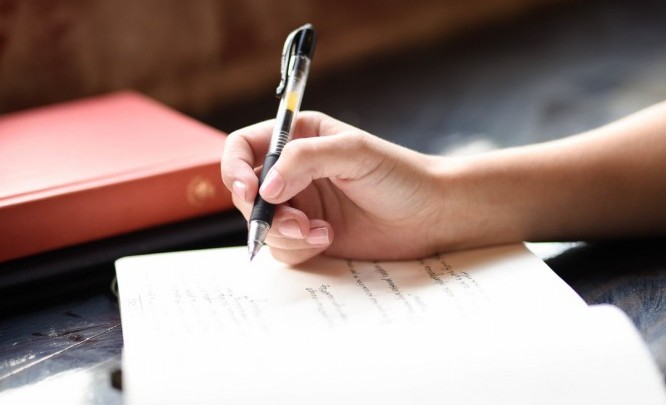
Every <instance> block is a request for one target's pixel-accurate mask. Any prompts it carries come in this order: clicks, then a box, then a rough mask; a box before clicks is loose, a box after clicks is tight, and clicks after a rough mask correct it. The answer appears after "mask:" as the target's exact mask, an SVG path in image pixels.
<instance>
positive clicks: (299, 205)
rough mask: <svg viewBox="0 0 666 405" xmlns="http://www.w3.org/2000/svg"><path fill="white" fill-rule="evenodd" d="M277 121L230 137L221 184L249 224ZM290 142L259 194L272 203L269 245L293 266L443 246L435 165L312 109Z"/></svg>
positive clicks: (421, 252) (417, 253) (409, 254)
mask: <svg viewBox="0 0 666 405" xmlns="http://www.w3.org/2000/svg"><path fill="white" fill-rule="evenodd" d="M273 125H274V123H273V121H272V120H271V121H266V122H262V123H259V124H256V125H252V126H250V127H247V128H244V129H241V130H238V131H235V132H234V133H232V134H230V135H229V137H228V139H227V142H226V145H225V149H224V155H223V158H222V177H223V181H224V183H225V185H226V186H227V187H228V188H229V189H230V190H231V191H232V193H233V201H234V204H235V205H236V206H237V207H238V209H239V210H240V211H241V212H242V213H243V215H244V216H245V218H248V217H249V215H250V212H251V210H252V205H253V201H254V198H255V196H256V194H257V189H258V179H257V173H258V168H259V167H260V166H261V164H262V162H263V159H264V156H265V154H266V151H267V149H268V145H269V143H270V137H271V132H272V130H273ZM293 138H294V139H293V140H292V141H291V142H290V143H288V144H287V145H286V146H285V148H284V150H283V152H282V156H281V157H280V159H279V160H278V162H277V163H276V164H275V166H274V167H273V168H272V169H271V171H270V172H269V173H268V175H267V176H266V180H265V181H264V183H263V184H262V186H261V189H260V190H259V192H260V194H261V196H262V197H263V198H264V199H265V200H266V201H268V202H271V203H273V204H277V205H278V206H277V209H276V211H275V216H274V218H273V225H272V227H271V230H270V232H269V235H268V238H267V239H266V242H267V244H268V245H269V246H270V248H271V252H272V254H273V255H274V256H275V257H276V258H277V259H278V260H281V261H284V262H287V263H291V264H295V263H299V262H302V261H305V260H307V259H309V258H311V257H313V256H315V255H317V254H319V253H321V252H325V253H326V254H328V255H333V256H341V257H349V258H356V259H406V258H416V257H421V256H425V255H428V254H432V253H435V252H436V251H437V250H439V248H440V246H441V240H440V238H439V236H440V234H442V230H441V228H440V227H438V226H437V225H438V221H439V218H440V217H441V214H442V212H444V210H445V201H444V200H443V198H442V196H441V194H442V188H441V184H439V183H438V181H441V179H438V178H437V177H438V175H437V171H436V168H437V166H438V163H439V160H440V159H441V158H435V157H431V156H426V155H423V154H420V153H417V152H415V151H412V150H409V149H406V148H403V147H400V146H397V145H394V144H391V143H389V142H387V141H384V140H381V139H379V138H377V137H375V136H372V135H370V134H368V133H366V132H364V131H361V130H360V129H357V128H354V127H352V126H350V125H347V124H345V123H343V122H340V121H337V120H335V119H333V118H331V117H328V116H326V115H324V114H321V113H317V112H302V113H301V114H299V116H298V120H297V122H296V125H295V129H294V134H293Z"/></svg>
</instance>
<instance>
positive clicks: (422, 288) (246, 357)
mask: <svg viewBox="0 0 666 405" xmlns="http://www.w3.org/2000/svg"><path fill="white" fill-rule="evenodd" d="M116 267H117V274H118V282H119V287H120V298H121V300H120V302H121V315H122V322H123V336H124V341H125V351H124V355H123V378H124V390H125V395H126V402H127V403H128V404H145V403H160V404H163V403H220V402H227V403H234V404H236V403H257V404H259V403H285V404H287V403H289V404H301V403H303V404H304V403H312V402H317V403H331V404H332V403H340V402H349V401H352V403H360V402H371V403H382V404H393V403H396V404H397V403H406V402H409V403H443V402H446V403H454V404H455V403H471V404H486V403H488V404H489V403H500V402H507V403H509V402H510V403H525V404H527V403H563V401H564V400H565V399H566V401H564V402H566V403H575V400H576V398H581V399H582V401H581V402H580V403H596V402H597V401H598V403H602V402H601V401H603V403H611V404H613V403H618V404H619V403H626V402H622V401H619V399H621V398H624V399H627V398H630V397H631V398H636V395H638V392H637V391H640V392H642V393H647V394H645V395H647V396H648V397H646V398H645V399H647V400H649V399H650V397H649V396H652V397H654V398H655V400H656V401H659V400H663V389H662V390H659V389H657V390H656V393H657V394H655V388H654V387H655V385H654V381H655V380H656V381H658V377H656V373H655V371H654V370H655V368H654V366H653V365H652V364H651V362H650V359H649V358H648V356H647V354H646V353H645V349H644V348H643V347H642V345H641V344H640V339H639V338H637V335H636V333H635V331H633V329H632V328H631V325H628V322H627V321H626V319H624V318H622V317H621V316H619V319H620V320H619V321H618V316H617V314H616V315H615V316H607V315H602V316H596V317H590V316H589V314H588V312H589V310H588V309H587V308H586V306H585V304H584V303H583V301H582V300H581V299H580V298H579V297H578V296H577V295H576V294H575V293H574V292H573V291H572V290H571V289H570V288H569V287H568V286H567V285H566V284H565V283H564V282H562V281H561V280H560V279H559V278H558V277H557V276H556V275H555V274H554V273H553V272H552V271H551V270H550V269H548V267H547V266H546V265H545V264H544V263H543V262H541V261H540V260H539V259H537V258H536V257H534V256H533V255H531V254H530V253H529V252H527V251H526V249H525V248H524V247H523V246H522V245H516V246H508V247H496V248H488V249H482V250H476V251H469V252H460V253H453V254H448V255H443V256H440V257H433V258H429V259H426V260H423V261H414V262H374V263H369V262H358V261H345V260H337V259H330V258H325V257H321V258H317V259H315V260H313V261H311V262H308V263H306V264H304V265H301V266H298V267H293V268H292V267H288V266H285V265H282V264H280V263H278V262H276V261H274V260H272V259H271V258H270V256H269V255H268V254H267V252H262V254H261V255H260V256H259V257H258V258H256V259H255V262H253V263H252V264H249V263H248V261H247V252H246V250H245V249H244V248H231V249H213V250H204V251H194V252H182V253H169V254H160V255H147V256H137V257H130V258H124V259H121V260H119V261H118V262H117V263H116ZM610 312H612V313H615V312H613V311H610ZM618 324H619V325H623V326H622V328H621V329H622V330H620V331H616V330H612V333H611V331H610V330H609V328H610V327H613V328H614V327H615V326H617V325H618ZM618 342H619V343H618ZM627 342H629V344H628V343H627ZM616 345H619V346H618V347H615V346H616ZM588 346H589V347H588ZM618 361H619V362H622V363H621V364H625V363H627V364H628V365H629V366H631V367H630V369H629V370H627V369H626V368H624V367H617V364H616V363H617V362H618ZM629 363H631V364H629ZM635 364H637V365H638V366H640V365H643V367H642V368H640V367H638V366H637V367H633V365H635ZM616 369H617V370H616ZM646 370H647V371H646ZM646 376H647V377H646ZM650 376H651V377H650ZM627 378H629V380H628V381H630V382H631V384H632V385H633V387H629V388H628V389H626V390H625V391H622V392H626V395H625V396H624V397H622V396H621V395H620V392H619V390H620V388H622V387H621V385H620V384H617V383H615V384H614V385H612V386H610V387H606V388H605V389H600V388H601V386H604V387H605V385H606V384H607V383H608V382H613V381H615V380H617V381H618V382H619V381H623V382H625V383H626V382H627V380H626V379H627ZM595 384H596V385H595ZM650 387H652V388H651V389H649V388H650ZM656 387H660V386H659V385H656ZM639 388H641V389H640V390H639ZM576 391H580V393H577V395H572V393H573V392H576ZM641 395H643V394H641ZM657 395H662V396H661V397H659V396H657ZM572 400H573V401H574V402H572ZM613 401H615V402H613ZM641 403H662V402H654V401H653V402H649V401H648V402H646V401H642V402H641Z"/></svg>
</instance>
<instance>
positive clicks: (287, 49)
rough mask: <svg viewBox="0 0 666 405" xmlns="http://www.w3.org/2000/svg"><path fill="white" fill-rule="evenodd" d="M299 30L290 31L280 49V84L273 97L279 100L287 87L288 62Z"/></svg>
mask: <svg viewBox="0 0 666 405" xmlns="http://www.w3.org/2000/svg"><path fill="white" fill-rule="evenodd" d="M300 30H301V29H300V28H299V29H297V30H294V31H292V32H291V33H290V34H289V36H287V39H286V40H285V41H284V47H283V48H282V59H281V65H280V84H278V87H277V89H275V96H276V97H278V98H280V97H282V94H284V89H285V87H287V76H289V72H288V70H289V69H288V68H289V61H290V60H291V57H292V55H293V54H294V39H295V38H296V34H298V32H299V31H300Z"/></svg>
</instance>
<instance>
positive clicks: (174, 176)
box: [0, 162, 233, 261]
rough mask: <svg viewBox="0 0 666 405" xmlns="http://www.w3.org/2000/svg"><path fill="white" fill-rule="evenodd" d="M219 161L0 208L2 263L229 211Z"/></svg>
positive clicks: (230, 205) (228, 202)
mask: <svg viewBox="0 0 666 405" xmlns="http://www.w3.org/2000/svg"><path fill="white" fill-rule="evenodd" d="M232 206H233V204H232V202H231V195H230V193H229V192H228V191H227V189H226V188H225V187H224V185H223V183H222V180H221V179H220V165H219V162H211V163H207V164H203V165H199V166H195V167H188V168H185V169H182V170H175V171H170V172H166V173H160V174H156V175H153V176H148V177H143V178H137V179H133V180H129V181H126V182H119V183H115V184H109V185H104V186H100V187H96V188H89V189H86V190H80V191H76V192H72V193H67V194H63V195H57V196H53V197H49V198H44V199H40V200H34V201H30V202H26V203H23V204H17V205H14V206H9V207H5V208H4V209H2V210H0V232H1V234H2V236H1V239H2V241H1V242H0V261H6V260H12V259H17V258H20V257H24V256H28V255H31V254H35V253H41V252H45V251H48V250H53V249H58V248H62V247H66V246H72V245H76V244H79V243H83V242H89V241H93V240H97V239H101V238H106V237H110V236H114V235H119V234H123V233H127V232H131V231H136V230H140V229H144V228H148V227H151V226H156V225H161V224H166V223H169V222H175V221H179V220H184V219H188V218H192V217H196V216H200V215H204V214H208V213H213V212H217V211H222V210H225V209H231V207H232Z"/></svg>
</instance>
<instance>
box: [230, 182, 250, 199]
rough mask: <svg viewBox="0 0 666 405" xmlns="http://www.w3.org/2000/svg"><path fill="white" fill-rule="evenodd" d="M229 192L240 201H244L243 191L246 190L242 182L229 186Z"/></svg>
mask: <svg viewBox="0 0 666 405" xmlns="http://www.w3.org/2000/svg"><path fill="white" fill-rule="evenodd" d="M231 190H232V191H233V193H234V195H235V196H236V197H238V198H240V199H241V201H245V191H246V190H247V187H245V184H244V183H243V182H242V181H240V180H236V181H234V182H233V184H232V185H231Z"/></svg>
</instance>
